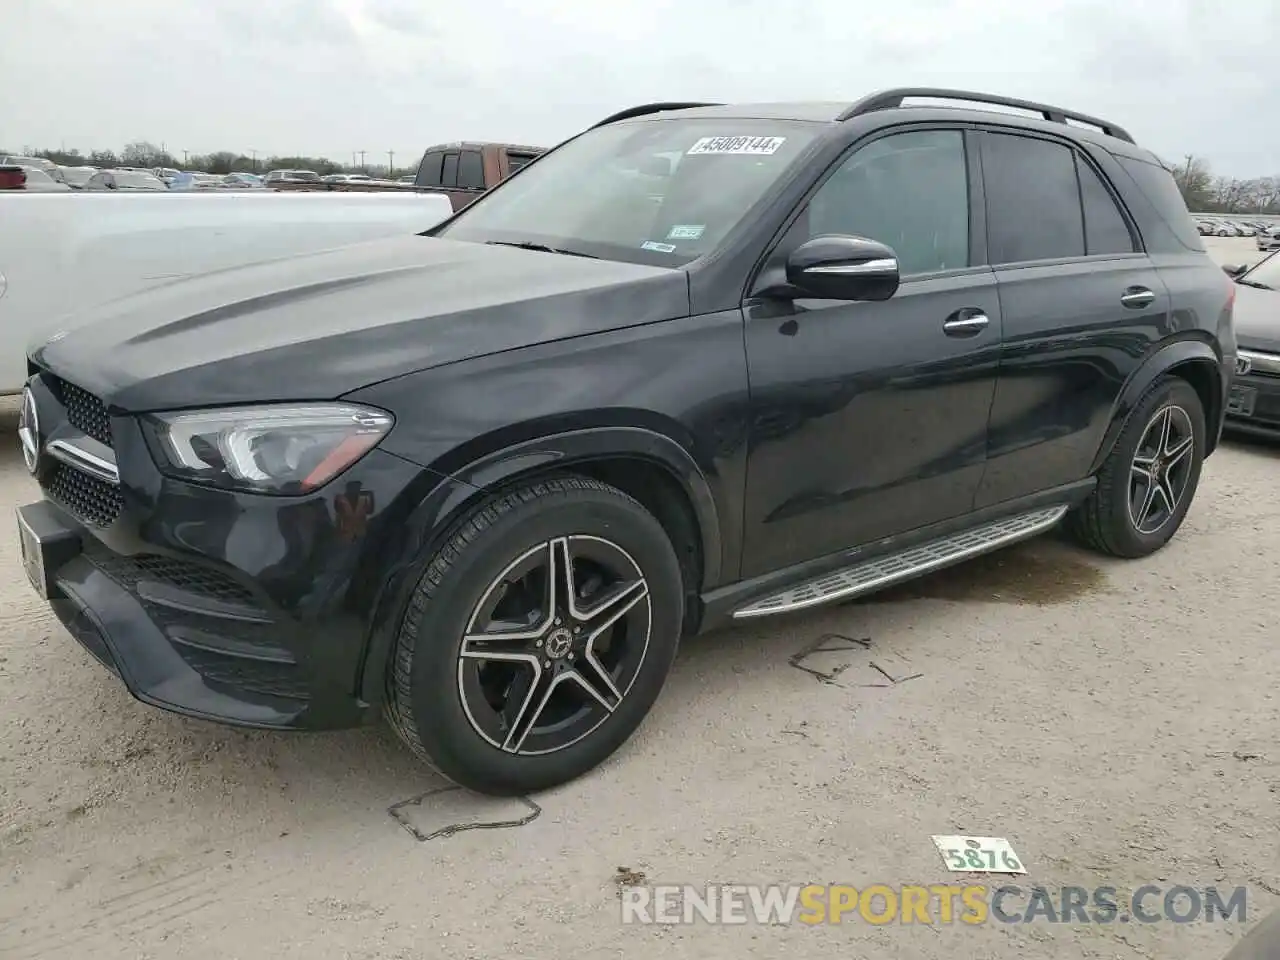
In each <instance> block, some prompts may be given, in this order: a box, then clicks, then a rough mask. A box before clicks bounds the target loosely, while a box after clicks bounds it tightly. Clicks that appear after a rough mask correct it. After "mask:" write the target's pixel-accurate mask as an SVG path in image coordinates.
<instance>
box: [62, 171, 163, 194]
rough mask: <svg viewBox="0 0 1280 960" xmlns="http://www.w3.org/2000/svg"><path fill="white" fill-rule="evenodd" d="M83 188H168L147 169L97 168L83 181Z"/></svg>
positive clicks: (140, 189)
mask: <svg viewBox="0 0 1280 960" xmlns="http://www.w3.org/2000/svg"><path fill="white" fill-rule="evenodd" d="M81 189H83V190H123V191H126V192H139V191H150V192H162V191H165V190H168V189H169V188H168V187H166V186H165V184H164V181H163V180H161V179H160V178H159V177H157V176H156V175H155V174H154V173H151V172H149V171H147V170H99V171H98V172H97V173H95V174H94V175H93V176H92V177H90V178H89V179H88V180H86V181H85V184H84V186H83V187H82V188H81Z"/></svg>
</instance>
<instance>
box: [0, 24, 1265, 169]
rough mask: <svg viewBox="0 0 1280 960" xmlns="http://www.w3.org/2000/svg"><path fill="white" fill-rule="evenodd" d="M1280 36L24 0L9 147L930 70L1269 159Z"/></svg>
mask: <svg viewBox="0 0 1280 960" xmlns="http://www.w3.org/2000/svg"><path fill="white" fill-rule="evenodd" d="M1278 47H1280V4H1276V3H1274V2H1273V0H1235V2H1233V3H1232V4H1231V5H1230V7H1229V8H1226V7H1222V6H1221V5H1217V4H1209V3H1207V2H1205V0H1167V2H1159V3H1157V2H1155V0H1126V2H1124V3H1117V2H1115V0H1106V2H1103V0H1071V2H1064V0H1057V2H1054V0H1042V2H1041V3H1034V4H1033V3H1026V2H1025V0H897V2H895V3H892V4H854V3H849V2H848V0H806V2H805V3H803V4H795V5H787V4H778V3H774V2H769V3H766V2H764V0H699V2H697V3H689V2H688V0H611V2H608V3H597V2H587V0H537V2H533V3H531V2H529V0H486V3H484V4H480V5H470V6H468V5H463V4H453V5H440V4H430V3H424V2H422V0H271V2H266V3H264V2H262V0H113V2H112V3H111V4H107V5H89V4H84V3H80V2H76V0H8V3H7V5H6V13H5V28H4V30H3V31H2V32H0V63H3V64H4V65H5V70H4V82H0V146H3V147H9V148H20V147H22V146H25V145H49V146H58V145H60V144H62V143H66V144H67V145H69V146H77V147H80V148H81V149H88V148H91V147H101V146H112V147H119V146H120V145H122V144H123V143H125V142H127V141H129V140H135V139H148V140H151V141H155V142H164V143H165V144H166V145H167V146H169V147H170V148H171V149H172V148H177V149H188V150H190V151H192V152H207V151H210V150H216V149H232V150H249V149H256V150H257V151H258V152H259V154H265V153H282V154H298V153H302V154H327V155H330V156H334V157H347V156H350V154H351V151H352V150H368V151H369V152H370V153H371V154H374V153H378V152H381V151H385V150H388V149H394V150H396V152H397V154H398V155H399V156H401V157H407V156H410V155H415V154H418V153H420V152H421V151H422V149H423V148H424V147H425V146H427V145H428V144H430V143H435V142H440V141H445V140H455V139H482V140H488V139H491V140H513V141H521V142H532V143H544V144H552V143H555V142H558V141H559V140H561V139H563V138H564V137H566V136H569V135H571V134H573V133H574V132H576V131H577V130H578V129H580V128H581V127H583V126H585V125H587V124H590V123H592V122H594V121H595V120H597V119H599V118H601V117H603V116H605V115H606V114H608V113H610V112H612V111H614V110H617V109H620V108H622V107H625V106H630V105H633V104H636V103H642V102H646V101H650V100H690V99H693V100H697V99H713V100H746V101H760V100H785V99H809V100H852V99H855V98H856V97H858V96H860V95H861V94H864V93H866V92H868V91H870V90H873V89H877V88H881V87H885V86H897V85H916V84H933V85H943V86H951V87H960V88H965V89H985V90H992V91H996V92H1002V93H1007V94H1009V95H1012V96H1020V97H1025V98H1029V99H1040V100H1044V101H1046V102H1051V103H1057V104H1061V105H1063V106H1066V107H1071V108H1075V109H1078V110H1082V111H1084V112H1087V113H1092V114H1096V115H1098V116H1102V117H1106V118H1108V119H1112V120H1114V121H1115V122H1117V123H1119V124H1121V125H1122V126H1124V127H1126V128H1128V129H1129V130H1131V131H1132V132H1134V133H1135V135H1136V136H1137V137H1138V139H1139V141H1140V142H1142V143H1143V144H1144V145H1147V146H1150V147H1151V148H1152V149H1154V150H1156V151H1157V152H1159V153H1161V154H1162V155H1166V156H1174V157H1180V156H1183V155H1185V154H1187V153H1195V154H1199V155H1203V156H1206V157H1208V158H1209V160H1210V162H1211V163H1212V164H1213V166H1214V168H1215V169H1216V170H1218V171H1219V172H1223V173H1229V174H1233V175H1241V176H1249V175H1262V174H1273V173H1280V169H1277V168H1280V127H1277V126H1276V124H1275V123H1274V122H1270V121H1272V120H1273V119H1274V117H1275V116H1276V111H1277V106H1276V95H1275V87H1274V82H1273V78H1274V70H1273V69H1271V64H1272V63H1273V62H1274V59H1275V53H1274V51H1275V50H1276V49H1277V48H1278ZM14 78H21V80H22V82H21V83H15V82H14Z"/></svg>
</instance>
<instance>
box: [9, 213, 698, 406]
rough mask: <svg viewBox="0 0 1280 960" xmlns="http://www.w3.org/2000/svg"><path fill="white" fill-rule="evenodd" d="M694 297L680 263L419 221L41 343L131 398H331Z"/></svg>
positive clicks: (169, 290) (125, 400)
mask: <svg viewBox="0 0 1280 960" xmlns="http://www.w3.org/2000/svg"><path fill="white" fill-rule="evenodd" d="M688 309H689V289H688V279H687V277H686V275H685V273H684V272H683V271H680V270H670V269H663V268H659V267H649V266H642V265H637V264H627V263H617V262H614V261H607V260H594V259H590V258H585V257H575V256H568V255H562V254H553V253H542V252H537V251H530V250H522V249H516V248H512V247H501V246H491V245H485V244H477V243H461V242H456V241H450V240H440V239H434V238H427V237H421V236H409V237H396V238H393V239H390V240H376V241H373V242H369V243H359V244H355V245H352V246H348V247H341V248H338V249H334V250H326V251H322V252H319V253H313V254H307V255H303V256H298V257H290V258H287V259H282V260H274V261H269V262H264V263H258V264H253V265H251V266H248V267H236V268H232V269H228V270H222V271H218V272H215V273H209V274H205V275H202V276H198V277H194V278H191V279H185V280H178V281H175V282H173V283H169V284H165V285H162V286H158V287H151V288H149V289H147V290H146V291H143V292H141V293H135V294H131V295H129V296H127V297H124V298H121V299H118V300H115V301H112V302H111V303H108V304H105V305H103V306H99V307H96V308H94V309H92V310H90V311H87V312H84V313H82V314H79V315H78V316H76V317H73V318H71V319H70V320H69V321H68V322H67V323H65V324H63V327H64V329H63V330H62V331H60V332H59V333H57V334H54V336H53V337H51V338H50V339H49V340H48V341H47V342H45V343H44V344H42V345H40V346H38V347H36V348H35V349H34V350H33V351H32V352H31V355H32V357H33V359H34V360H35V361H36V363H38V364H39V365H40V366H42V367H45V368H47V369H49V370H51V371H52V372H54V373H55V374H58V375H59V376H62V377H64V378H65V379H68V380H70V381H72V382H73V383H76V384H77V385H79V386H81V387H82V388H84V389H86V390H89V391H91V392H93V393H94V394H96V395H97V396H99V397H100V398H101V399H102V400H103V401H104V402H105V403H107V404H108V406H110V407H112V408H114V409H117V410H122V411H132V412H143V411H147V410H161V409H176V408H179V407H194V406H210V405H215V404H234V403H259V402H269V401H275V400H320V399H331V398H334V397H338V396H341V395H342V394H345V393H348V392H350V391H352V390H356V389H358V388H360V387H364V386H368V385H370V384H373V383H376V382H378V381H381V380H387V379H390V378H392V377H397V376H401V375H403V374H407V373H413V372H415V371H418V370H423V369H427V368H430V367H435V366H440V365H442V364H447V363H454V362H456V361H459V360H466V359H469V358H473V357H478V356H483V355H485V354H492V353H498V352H500V351H504V350H512V349H517V348H520V347H527V346H532V345H535V344H540V343H547V342H550V341H553V340H560V339H564V338H568V337H577V336H583V335H587V334H593V333H601V332H604V331H607V330H614V329H619V328H622V327H628V326H634V325H637V324H642V323H649V322H653V321H658V320H668V319H672V318H675V317H679V316H684V315H686V314H687V313H688Z"/></svg>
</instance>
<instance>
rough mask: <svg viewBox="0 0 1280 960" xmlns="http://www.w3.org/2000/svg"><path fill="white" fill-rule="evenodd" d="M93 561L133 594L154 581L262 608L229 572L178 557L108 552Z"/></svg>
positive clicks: (220, 599)
mask: <svg viewBox="0 0 1280 960" xmlns="http://www.w3.org/2000/svg"><path fill="white" fill-rule="evenodd" d="M90 559H91V560H93V563H94V565H95V566H97V567H98V568H99V569H100V570H101V571H102V572H103V573H105V574H106V575H107V576H109V577H110V578H111V579H112V580H115V581H116V582H117V583H119V584H121V585H122V586H124V587H127V588H128V589H129V590H130V591H132V590H134V588H135V587H137V585H138V582H139V581H140V580H154V581H158V582H160V583H164V584H167V585H169V586H171V587H174V588H175V589H178V590H185V591H186V592H188V593H194V594H197V595H199V596H202V597H207V598H209V599H210V600H219V601H221V602H223V603H234V604H237V605H239V606H243V607H252V608H254V609H257V607H258V602H257V600H256V599H255V597H254V595H253V594H252V593H251V592H250V591H249V590H248V589H247V588H245V587H243V586H241V585H240V584H239V583H237V582H236V581H235V580H232V579H231V577H229V576H227V575H226V574H225V573H222V572H221V571H218V570H212V569H210V568H208V567H202V566H200V565H199V564H195V563H191V562H189V561H187V560H181V559H178V558H177V557H162V556H160V555H159V554H153V553H144V554H138V555H137V556H132V557H127V556H124V555H122V554H118V553H107V552H105V551H104V552H100V553H98V552H95V553H93V554H92V555H91V557H90Z"/></svg>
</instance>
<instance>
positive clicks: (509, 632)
mask: <svg viewBox="0 0 1280 960" xmlns="http://www.w3.org/2000/svg"><path fill="white" fill-rule="evenodd" d="M683 596H684V591H683V587H682V580H681V573H680V567H679V563H678V561H677V559H676V555H675V551H674V550H673V548H672V546H671V542H670V540H669V539H668V538H667V535H666V533H665V532H664V530H663V528H662V526H661V525H660V524H659V523H658V521H657V520H656V519H655V518H654V517H653V516H652V515H650V514H649V513H648V512H647V511H646V510H645V509H644V508H643V507H642V506H641V505H640V504H639V503H637V502H636V501H635V500H633V499H632V498H630V497H628V496H627V495H626V494H624V493H622V492H621V491H619V490H616V489H614V488H613V487H610V486H607V485H605V484H602V483H598V482H596V481H594V480H591V479H588V478H585V477H577V476H564V477H559V478H555V479H549V480H541V481H536V482H530V483H528V484H526V485H524V486H521V487H519V488H516V489H513V490H511V491H509V492H506V493H504V494H501V495H497V496H494V497H492V498H491V499H490V500H488V501H487V502H485V503H484V504H482V505H481V506H479V507H478V508H477V509H476V510H475V511H474V512H473V513H472V514H471V515H470V516H469V517H468V518H467V519H465V520H464V521H463V522H462V523H461V524H460V525H459V526H458V527H457V528H456V529H455V531H454V532H453V533H452V535H451V536H450V537H449V539H448V541H447V542H446V543H445V544H444V545H443V546H442V547H441V548H440V549H439V550H438V551H437V552H436V553H435V555H434V556H433V557H432V558H431V559H430V561H429V562H428V563H427V565H426V569H425V572H424V573H423V575H422V577H421V579H420V581H419V583H418V585H417V587H416V589H415V590H414V592H413V595H412V596H411V598H410V600H409V603H408V606H407V609H406V612H405V616H404V620H403V623H402V625H401V628H400V634H399V638H398V642H397V647H396V651H395V657H394V660H393V662H392V664H391V676H390V678H389V679H390V690H389V696H388V709H387V714H388V717H389V719H390V720H391V723H392V726H393V727H394V728H395V729H396V731H397V732H398V733H399V734H400V736H401V738H402V739H403V740H404V742H405V743H406V744H407V745H408V746H409V748H410V749H411V750H412V751H413V752H414V753H415V754H417V755H418V756H419V757H420V758H422V759H424V760H426V761H427V762H428V763H429V764H430V765H431V766H433V767H434V768H435V769H436V770H438V771H439V772H440V773H442V774H444V775H445V776H446V777H448V778H449V779H451V780H453V781H454V782H456V783H459V784H461V785H463V786H465V787H469V788H471V789H473V790H477V791H479V792H482V793H490V794H520V793H528V792H532V791H536V790H542V789H546V788H548V787H553V786H556V785H558V784H560V783H564V782H566V781H568V780H571V779H573V778H575V777H577V776H580V775H581V774H583V773H586V772H587V771H588V770H590V769H592V768H593V767H595V766H596V765H597V764H599V763H600V762H601V761H603V760H604V759H605V758H606V757H608V756H609V755H610V754H612V753H613V752H614V751H615V750H616V749H617V748H618V747H619V746H621V745H622V744H623V743H624V742H625V741H626V740H627V739H628V738H629V737H630V736H631V734H632V732H634V730H635V729H636V728H637V727H638V726H639V724H640V722H641V721H642V720H643V719H644V717H645V715H646V714H647V713H648V711H649V708H650V707H651V706H652V704H653V702H654V700H655V699H656V698H657V696H658V693H659V691H660V690H661V688H662V685H663V682H664V681H665V679H666V676H667V672H668V670H669V668H670V666H671V662H672V659H673V657H674V655H675V652H676V646H677V643H678V641H679V636H680V629H681V624H682V623H683V620H684V600H683Z"/></svg>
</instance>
